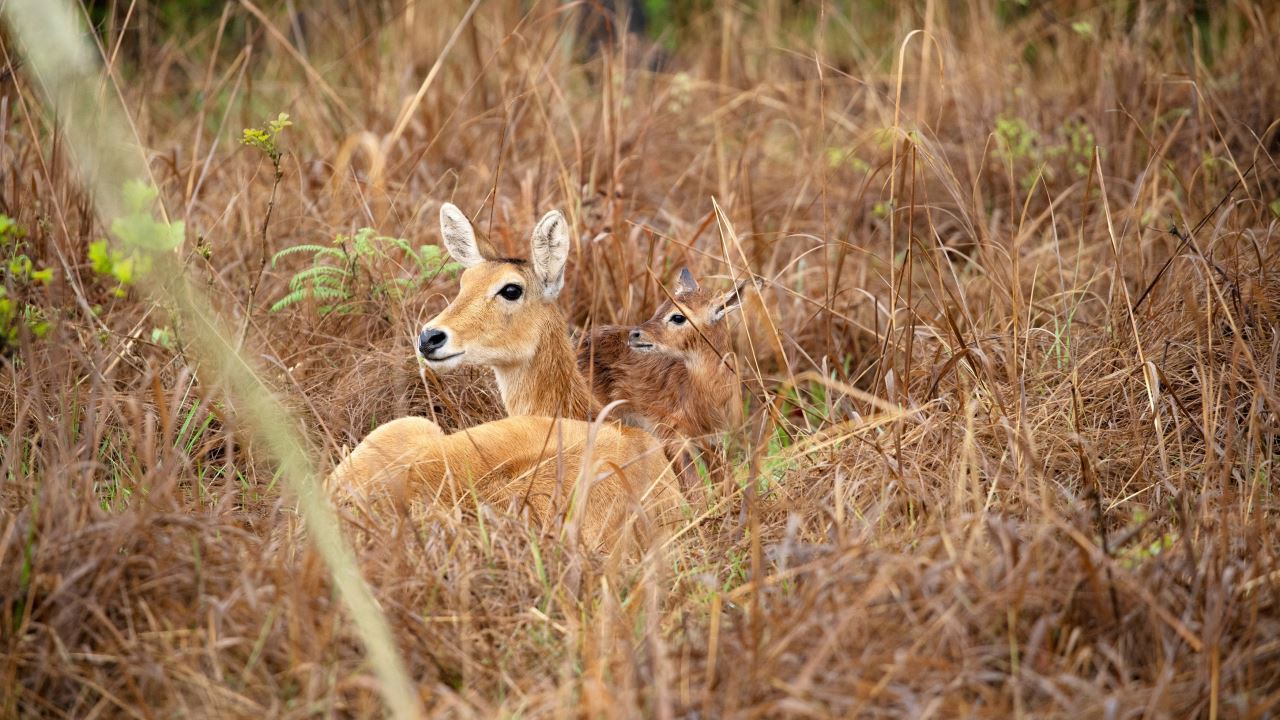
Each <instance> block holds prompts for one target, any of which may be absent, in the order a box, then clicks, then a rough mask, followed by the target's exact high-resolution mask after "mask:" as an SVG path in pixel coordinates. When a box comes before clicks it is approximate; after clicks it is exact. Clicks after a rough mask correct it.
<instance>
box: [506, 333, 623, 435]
mask: <svg viewBox="0 0 1280 720" xmlns="http://www.w3.org/2000/svg"><path fill="white" fill-rule="evenodd" d="M493 372H494V376H495V377H496V379H497V381H498V391H499V392H500V393H501V394H502V404H503V405H505V406H506V408H507V415H508V416H517V415H542V416H546V417H560V418H569V419H576V420H590V419H593V418H594V416H595V414H596V412H597V411H598V410H599V405H598V404H597V403H596V402H595V399H594V397H593V396H592V394H591V389H590V388H589V387H588V386H587V381H586V379H585V378H583V377H582V373H581V372H579V371H578V362H577V357H576V355H575V354H574V351H573V345H572V344H571V343H570V342H569V335H568V333H567V332H565V323H564V318H563V317H562V316H561V315H560V313H559V312H556V313H554V318H552V321H551V322H547V323H544V324H543V327H542V329H541V331H540V332H539V333H538V349H537V351H536V352H534V353H533V357H532V358H531V359H530V360H529V361H527V362H523V363H515V364H511V365H503V366H495V367H494V369H493Z"/></svg>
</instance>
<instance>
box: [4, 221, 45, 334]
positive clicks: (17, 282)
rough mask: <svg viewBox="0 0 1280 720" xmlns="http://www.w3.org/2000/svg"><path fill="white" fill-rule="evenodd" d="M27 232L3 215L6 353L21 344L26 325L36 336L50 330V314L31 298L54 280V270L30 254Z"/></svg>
mask: <svg viewBox="0 0 1280 720" xmlns="http://www.w3.org/2000/svg"><path fill="white" fill-rule="evenodd" d="M26 235H27V234H26V231H25V230H23V229H22V227H21V226H19V225H18V223H17V222H15V221H14V220H13V218H11V217H9V216H8V215H3V214H0V250H3V252H4V254H5V257H6V262H5V263H4V284H3V285H0V351H3V352H5V353H7V352H8V351H9V350H10V349H11V348H13V347H15V346H16V345H17V343H18V340H19V339H20V338H21V337H22V333H23V329H24V328H25V330H26V332H27V333H28V334H30V335H31V336H32V337H36V338H42V337H44V336H45V335H46V334H47V333H48V332H49V326H50V321H49V317H48V314H47V313H46V312H45V311H44V310H42V309H41V308H39V307H37V306H35V305H33V304H31V303H30V302H28V301H27V297H28V295H29V294H30V292H31V290H32V289H33V288H35V287H37V286H41V285H48V284H49V282H50V281H51V280H53V270H50V269H48V268H44V267H37V266H36V264H35V263H34V262H33V261H32V260H31V258H30V257H29V256H28V255H27V254H26V250H27V243H26V240H25V238H26Z"/></svg>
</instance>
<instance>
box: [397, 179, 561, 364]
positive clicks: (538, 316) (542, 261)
mask: <svg viewBox="0 0 1280 720" xmlns="http://www.w3.org/2000/svg"><path fill="white" fill-rule="evenodd" d="M440 233H441V234H442V235H443V236H444V245H445V248H446V249H447V250H448V251H449V255H451V256H452V257H453V259H454V260H456V261H457V262H458V263H460V264H461V265H462V266H463V267H464V268H466V269H465V270H463V272H462V277H461V278H460V284H461V288H460V289H459V291H458V295H457V297H455V298H454V299H453V302H451V303H449V306H448V307H446V308H445V309H444V310H443V311H442V312H441V313H440V314H439V315H437V316H435V317H434V318H432V319H431V320H429V321H428V322H427V324H426V326H424V327H423V328H422V333H421V334H420V335H419V336H418V353H419V354H420V355H421V357H422V359H423V360H425V361H426V363H427V365H428V367H430V368H431V369H432V370H434V371H437V372H439V371H443V370H451V369H453V368H457V367H461V366H464V365H483V366H488V367H493V368H497V369H502V368H509V367H515V366H520V365H527V364H529V363H531V362H532V360H533V358H534V355H535V354H536V353H537V352H538V350H539V345H540V344H541V343H542V341H543V340H542V339H543V338H545V337H552V336H550V335H547V333H559V334H560V335H564V334H565V324H564V317H563V316H562V315H561V314H560V311H559V310H558V309H557V308H556V305H555V301H556V298H557V297H558V296H559V295H560V290H561V289H562V288H563V287H564V266H565V260H566V258H567V257H568V255H569V231H568V224H567V223H566V222H565V219H564V216H563V215H561V214H560V212H559V211H558V210H553V211H551V212H549V213H547V214H546V215H544V216H542V219H541V220H539V221H538V224H537V226H536V227H534V229H533V237H532V239H531V241H530V242H531V250H532V252H531V254H530V258H531V259H530V260H524V259H515V258H501V257H497V256H496V255H495V253H494V252H493V251H492V249H490V248H488V247H484V248H482V247H481V245H480V244H478V243H477V242H476V234H475V231H474V230H473V229H472V227H471V222H470V221H469V220H467V216H466V215H464V214H463V213H462V211H461V210H459V209H458V208H457V207H456V206H454V205H453V204H451V203H445V205H444V207H442V208H440Z"/></svg>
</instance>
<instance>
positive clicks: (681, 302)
mask: <svg viewBox="0 0 1280 720" xmlns="http://www.w3.org/2000/svg"><path fill="white" fill-rule="evenodd" d="M748 282H749V281H744V282H743V283H742V284H740V285H738V287H736V288H734V289H733V290H731V291H729V292H727V293H720V294H716V293H711V292H708V291H706V290H703V289H702V288H700V287H698V281H697V280H694V279H693V273H691V272H689V268H681V269H680V278H679V280H677V281H676V287H675V293H674V294H673V296H672V297H673V299H674V302H673V301H671V300H668V301H667V302H664V303H663V304H662V305H661V306H660V307H659V308H658V311H657V312H655V313H654V315H653V317H652V318H650V319H649V320H648V321H647V322H645V323H644V324H642V325H639V326H637V327H636V328H635V329H633V330H632V331H631V336H630V339H629V344H630V346H631V349H633V350H635V351H636V352H642V353H656V354H660V355H666V356H668V357H674V358H680V359H685V360H687V359H691V358H692V357H693V356H694V355H695V354H696V353H698V352H705V351H711V352H715V353H716V354H717V355H718V354H720V353H723V352H724V351H725V349H726V346H727V345H728V340H729V331H728V327H727V325H728V323H725V322H724V319H725V316H727V315H728V314H729V313H731V312H733V311H734V310H737V309H738V308H739V307H741V306H742V292H743V291H744V290H745V289H746V287H747V284H748ZM708 343H710V347H708Z"/></svg>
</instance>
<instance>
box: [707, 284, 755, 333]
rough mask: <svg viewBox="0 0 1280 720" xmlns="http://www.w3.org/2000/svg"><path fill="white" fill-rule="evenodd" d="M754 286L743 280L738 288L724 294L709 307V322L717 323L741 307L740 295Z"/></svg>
mask: <svg viewBox="0 0 1280 720" xmlns="http://www.w3.org/2000/svg"><path fill="white" fill-rule="evenodd" d="M748 286H752V287H754V284H753V283H752V282H751V281H750V280H743V281H742V282H741V283H739V284H738V287H736V288H734V289H732V290H730V291H729V292H727V293H725V294H724V295H723V296H722V297H721V298H720V299H718V300H716V302H715V304H714V305H712V306H711V322H712V323H718V322H720V321H721V320H722V319H724V316H725V315H728V314H729V313H731V312H733V311H734V310H737V309H738V308H741V307H742V293H744V292H746V290H747V287H748Z"/></svg>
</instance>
